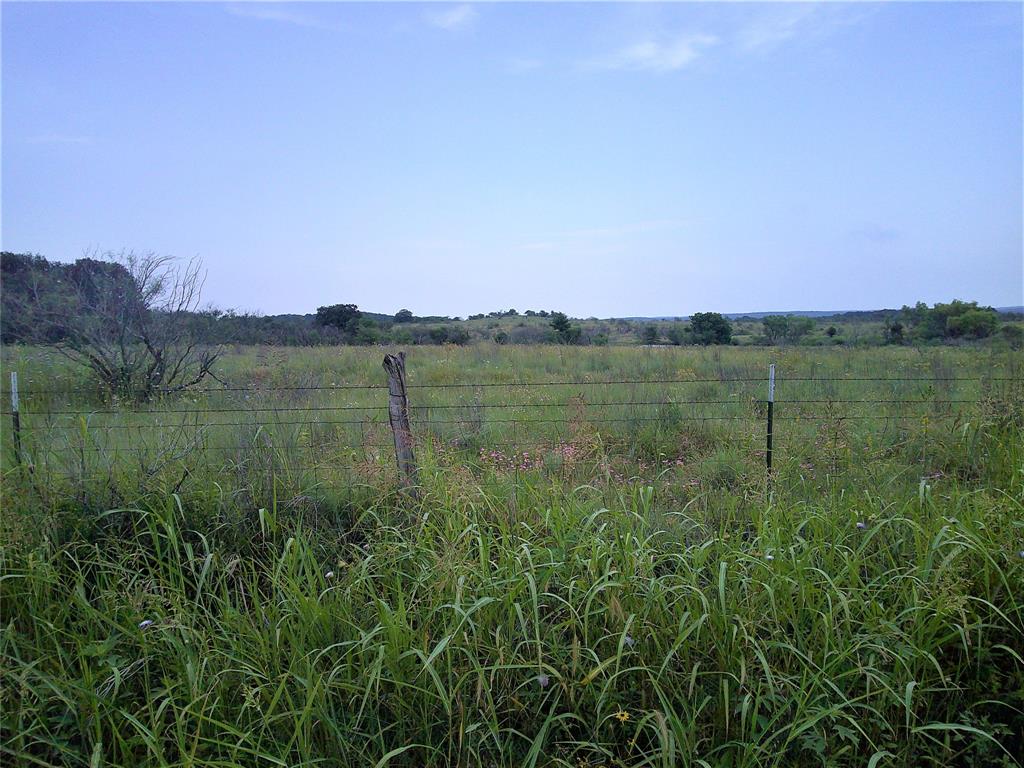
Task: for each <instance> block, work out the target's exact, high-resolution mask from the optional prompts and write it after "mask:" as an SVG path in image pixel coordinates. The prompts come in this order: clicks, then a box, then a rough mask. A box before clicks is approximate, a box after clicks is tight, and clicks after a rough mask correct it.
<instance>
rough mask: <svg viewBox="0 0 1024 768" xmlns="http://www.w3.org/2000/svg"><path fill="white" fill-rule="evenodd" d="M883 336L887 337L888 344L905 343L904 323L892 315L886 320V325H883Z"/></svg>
mask: <svg viewBox="0 0 1024 768" xmlns="http://www.w3.org/2000/svg"><path fill="white" fill-rule="evenodd" d="M882 338H884V339H885V343H886V344H902V343H903V339H904V337H903V323H901V322H900V321H899V320H897V319H896V318H894V317H890V318H889V319H887V320H886V321H885V325H884V326H882Z"/></svg>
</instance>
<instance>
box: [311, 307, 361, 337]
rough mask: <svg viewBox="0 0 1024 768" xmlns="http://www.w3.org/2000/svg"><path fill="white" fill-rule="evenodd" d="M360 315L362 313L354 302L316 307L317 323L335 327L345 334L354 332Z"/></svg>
mask: <svg viewBox="0 0 1024 768" xmlns="http://www.w3.org/2000/svg"><path fill="white" fill-rule="evenodd" d="M362 316H363V313H362V312H360V311H359V307H357V306H356V305H355V304H331V305H330V306H326V307H317V308H316V324H317V325H320V326H327V327H330V328H337V329H338V330H339V331H341V332H342V333H344V334H346V335H353V334H355V332H356V330H357V328H358V325H359V318H361V317H362Z"/></svg>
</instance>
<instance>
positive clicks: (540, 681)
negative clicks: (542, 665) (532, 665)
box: [537, 675, 551, 688]
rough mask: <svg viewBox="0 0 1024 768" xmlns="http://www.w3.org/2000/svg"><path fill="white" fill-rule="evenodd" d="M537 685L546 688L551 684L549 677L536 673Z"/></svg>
mask: <svg viewBox="0 0 1024 768" xmlns="http://www.w3.org/2000/svg"><path fill="white" fill-rule="evenodd" d="M537 685H539V686H540V687H541V688H547V687H548V686H549V685H551V678H550V677H548V676H547V675H537Z"/></svg>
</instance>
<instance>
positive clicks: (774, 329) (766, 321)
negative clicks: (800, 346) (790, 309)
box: [761, 315, 789, 344]
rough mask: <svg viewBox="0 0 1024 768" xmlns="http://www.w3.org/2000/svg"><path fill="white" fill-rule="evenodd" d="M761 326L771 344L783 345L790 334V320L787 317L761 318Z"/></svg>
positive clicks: (769, 316)
mask: <svg viewBox="0 0 1024 768" xmlns="http://www.w3.org/2000/svg"><path fill="white" fill-rule="evenodd" d="M761 326H762V328H764V337H765V339H767V340H768V343H769V344H781V343H782V342H783V341H785V339H786V336H787V334H788V333H789V318H788V317H787V316H786V315H768V316H767V317H763V318H761Z"/></svg>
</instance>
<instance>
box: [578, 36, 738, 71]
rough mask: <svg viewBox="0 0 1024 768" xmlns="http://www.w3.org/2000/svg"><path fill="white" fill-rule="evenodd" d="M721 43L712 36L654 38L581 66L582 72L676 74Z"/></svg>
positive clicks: (583, 62) (591, 60) (585, 62)
mask: <svg viewBox="0 0 1024 768" xmlns="http://www.w3.org/2000/svg"><path fill="white" fill-rule="evenodd" d="M717 43H718V37H716V36H715V35H709V34H703V33H701V34H680V35H674V36H671V37H663V38H661V39H655V38H651V39H648V40H643V41H641V42H638V43H635V44H633V45H630V46H627V47H625V48H621V49H619V50H617V51H615V52H613V53H611V54H609V55H608V56H602V57H599V58H596V59H588V60H586V61H582V62H580V66H581V67H582V68H583V69H593V70H616V69H618V70H634V71H648V72H674V71H676V70H679V69H682V68H683V67H686V66H688V65H689V64H692V63H693V62H694V61H695V60H696V59H697V58H699V57H700V56H701V54H703V53H704V51H705V50H707V49H708V48H710V47H712V46H714V45H716V44H717Z"/></svg>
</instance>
